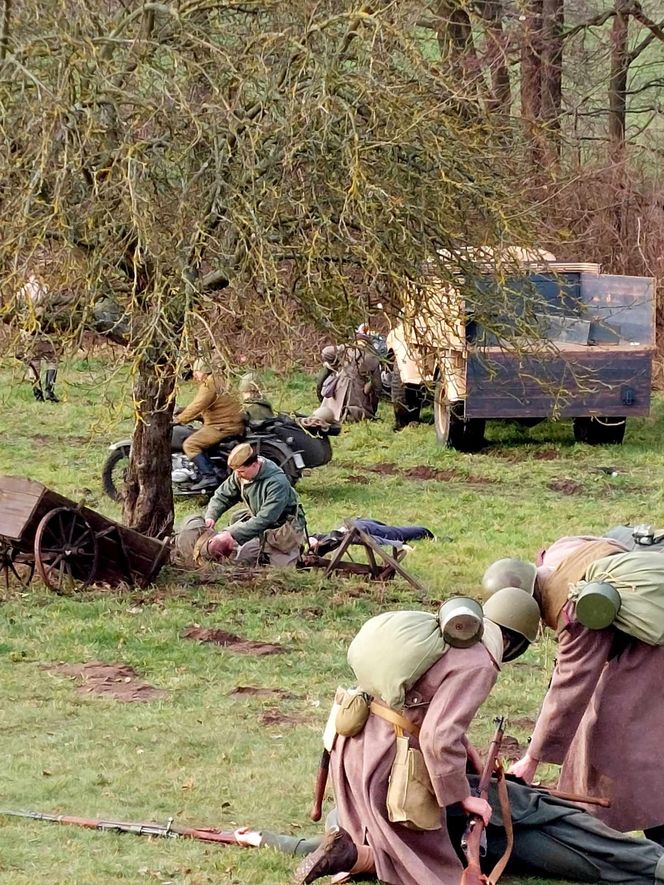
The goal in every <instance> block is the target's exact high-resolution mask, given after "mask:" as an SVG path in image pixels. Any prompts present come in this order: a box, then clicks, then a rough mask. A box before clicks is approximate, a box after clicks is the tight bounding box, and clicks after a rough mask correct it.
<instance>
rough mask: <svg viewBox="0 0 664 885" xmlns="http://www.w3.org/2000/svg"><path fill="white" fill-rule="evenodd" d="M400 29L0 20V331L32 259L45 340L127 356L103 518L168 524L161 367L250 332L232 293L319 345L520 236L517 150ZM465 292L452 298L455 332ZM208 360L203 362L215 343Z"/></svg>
mask: <svg viewBox="0 0 664 885" xmlns="http://www.w3.org/2000/svg"><path fill="white" fill-rule="evenodd" d="M5 2H6V0H5ZM5 9H6V10H8V9H9V7H8V6H6V7H5ZM420 14H421V7H420V4H418V3H414V2H413V3H411V2H403V3H398V4H394V3H388V2H378V3H375V2H374V3H372V4H369V3H363V2H361V0H323V2H320V0H317V2H314V0H290V2H288V3H283V2H279V0H161V2H153V0H146V2H143V0H140V2H128V0H122V2H120V0H117V2H116V0H104V2H100V3H94V4H92V3H89V2H87V0H46V2H43V0H39V2H38V0H20V2H19V0H16V4H15V8H14V9H13V10H12V18H11V27H9V24H10V23H9V17H8V16H7V18H6V20H7V28H6V30H5V32H4V38H3V46H4V51H5V57H4V61H3V62H2V65H1V67H0V133H1V144H0V221H1V224H2V230H3V236H2V239H1V242H0V269H1V272H2V274H3V278H4V283H3V291H4V296H5V304H6V316H7V319H8V320H10V321H11V322H12V323H13V325H14V327H16V328H17V327H19V326H20V325H21V324H22V323H24V322H25V319H24V317H23V315H21V314H20V312H17V311H13V312H12V310H11V308H12V303H11V302H12V293H13V292H15V291H16V290H17V289H18V288H19V287H20V285H21V284H22V282H23V280H24V278H25V274H26V272H27V271H28V270H29V268H30V267H31V266H33V265H34V264H35V262H39V263H40V265H41V266H42V270H43V272H45V273H48V274H49V275H50V276H49V284H50V286H51V288H52V289H66V290H67V291H68V292H69V293H70V295H71V299H70V300H71V302H72V303H73V304H74V305H75V306H73V307H72V308H71V309H70V310H69V312H68V315H67V324H66V327H64V326H63V330H62V336H63V338H69V339H71V340H74V339H75V337H76V335H77V334H78V333H79V332H80V329H81V328H84V327H86V326H94V327H96V328H103V329H104V330H105V332H106V334H109V335H111V336H113V337H115V338H119V339H121V340H123V341H124V342H126V343H127V344H128V347H129V352H130V353H131V355H132V360H133V366H134V377H135V379H136V380H135V384H134V405H135V412H136V419H137V425H136V431H135V434H134V439H133V446H132V458H131V463H130V476H129V480H128V494H127V497H126V501H125V519H126V521H127V522H129V523H130V524H132V525H133V526H135V527H137V528H138V529H139V530H141V531H144V532H147V533H149V534H153V535H157V534H162V533H164V532H167V531H168V530H169V528H170V525H171V523H172V518H173V507H172V499H171V493H170V474H169V456H168V441H169V425H170V421H171V414H172V405H173V393H174V387H175V382H176V377H177V370H178V366H179V365H180V363H181V360H182V359H183V357H184V356H185V355H187V354H189V353H191V352H192V350H193V349H194V342H193V339H194V337H196V335H197V334H198V333H195V332H194V329H200V328H201V327H205V326H206V325H207V320H206V318H207V317H209V316H210V314H211V313H215V314H216V315H218V316H221V317H222V318H223V316H224V314H226V315H228V316H244V317H247V316H248V317H249V318H250V317H251V307H250V304H251V300H250V299H249V300H247V297H246V294H245V293H246V291H247V290H250V291H251V292H252V293H253V297H254V298H258V299H261V300H262V301H263V302H264V303H266V304H269V306H270V309H271V311H272V314H273V317H274V322H280V323H283V324H284V325H285V326H286V327H287V324H288V321H289V316H290V315H292V310H293V305H296V306H297V309H298V310H299V311H300V312H301V313H302V314H303V315H305V316H307V317H309V318H310V319H311V320H312V321H313V322H315V323H316V324H317V325H318V326H320V327H324V328H327V329H333V328H339V327H341V326H342V325H346V324H347V323H348V318H349V317H353V316H357V315H358V314H360V312H361V311H362V310H363V309H364V306H365V305H366V299H367V293H369V292H371V291H373V292H376V291H377V292H379V293H380V296H381V298H382V299H383V301H384V302H386V303H388V302H390V303H391V304H392V305H393V308H394V309H395V310H396V309H398V306H399V304H401V303H403V302H404V299H405V298H406V294H405V293H406V291H407V290H408V291H410V292H411V293H412V292H413V291H417V292H418V293H419V294H418V296H417V297H419V298H421V299H422V300H423V306H424V307H425V306H426V305H425V304H424V302H425V301H426V297H427V296H426V291H427V290H426V288H420V289H417V286H416V285H415V290H413V286H412V284H413V283H414V284H417V282H418V280H419V279H420V278H421V274H422V267H423V264H424V263H425V262H426V260H427V259H429V258H431V257H432V256H433V257H434V259H435V260H436V262H437V264H438V269H437V273H438V274H439V276H440V278H441V279H442V280H443V282H445V281H447V282H449V283H450V284H451V283H453V282H455V281H456V279H457V276H456V274H457V272H458V266H459V261H460V262H461V263H463V252H462V250H461V247H462V246H463V245H464V244H467V243H473V244H480V245H482V246H493V247H496V248H497V249H499V248H500V247H501V246H502V245H503V244H504V243H508V242H528V240H529V237H531V236H532V235H533V231H534V223H533V220H532V218H530V217H529V212H528V210H527V209H526V208H524V203H523V199H521V197H520V190H521V186H520V182H521V181H522V180H523V176H522V174H521V171H520V169H519V152H518V151H516V150H514V146H513V147H512V148H511V150H510V151H509V152H507V151H506V150H505V148H504V147H503V146H501V143H500V141H499V140H497V139H496V137H495V132H494V131H493V129H492V126H491V123H490V121H488V120H487V119H486V116H485V115H483V114H482V113H481V108H480V107H479V105H478V103H477V101H476V98H475V96H474V95H472V94H469V92H468V90H467V89H465V88H463V86H460V84H459V82H458V80H457V79H456V78H455V77H454V76H453V75H452V74H451V73H450V72H448V71H447V70H446V69H445V66H444V65H441V64H439V63H438V61H437V60H436V59H432V58H431V57H430V53H429V52H428V51H427V47H426V46H425V45H424V44H423V42H422V41H421V39H420V32H419V31H418V29H417V23H418V19H419V16H420ZM459 28H460V31H459V35H460V37H459V38H460V39H462V40H465V39H466V36H467V33H466V31H464V28H465V24H464V23H463V22H460V23H459ZM464 34H466V36H464ZM455 255H457V256H458V255H461V258H460V259H459V261H455V260H451V259H450V256H455ZM45 256H46V257H45ZM445 256H446V257H445ZM286 295H288V301H286V297H285V296H286ZM411 297H412V295H411ZM488 299H489V296H488V295H487V294H486V293H483V292H482V291H480V290H479V289H472V287H470V288H469V290H468V295H467V301H468V303H469V309H474V310H475V312H476V313H477V315H478V317H481V316H482V314H483V312H487V311H488V310H489V308H490V305H489V304H488ZM248 304H249V307H248V306H247V305H248ZM217 329H219V326H217ZM199 343H200V342H199ZM213 344H214V346H215V347H216V348H217V349H218V350H219V351H220V352H221V353H222V354H223V352H224V340H223V335H221V336H219V335H218V336H217V338H216V340H215V341H214V342H208V344H207V346H208V347H211V346H212V345H213Z"/></svg>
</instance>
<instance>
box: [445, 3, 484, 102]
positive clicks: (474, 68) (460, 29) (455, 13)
mask: <svg viewBox="0 0 664 885" xmlns="http://www.w3.org/2000/svg"><path fill="white" fill-rule="evenodd" d="M435 17H436V21H437V29H436V36H437V39H438V47H439V49H440V55H441V58H442V59H443V60H444V61H445V62H446V63H447V64H449V65H450V67H451V71H452V73H453V75H454V76H455V77H456V78H458V79H459V80H460V81H461V83H463V84H464V86H465V90H464V91H465V97H466V98H469V99H471V100H472V99H476V98H477V97H478V96H479V95H481V92H482V85H483V81H482V78H481V76H480V74H479V70H480V66H479V63H478V60H477V53H476V52H475V43H474V41H473V26H472V24H471V21H470V17H469V15H468V12H467V11H466V9H465V7H464V6H463V4H462V3H460V2H459V0H438V3H437V5H436V16H435Z"/></svg>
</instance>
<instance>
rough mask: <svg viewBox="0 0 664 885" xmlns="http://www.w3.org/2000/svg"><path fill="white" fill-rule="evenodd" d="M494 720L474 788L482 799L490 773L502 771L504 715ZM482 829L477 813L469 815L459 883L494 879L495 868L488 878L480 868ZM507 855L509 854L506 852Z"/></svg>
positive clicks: (477, 884)
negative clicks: (493, 726)
mask: <svg viewBox="0 0 664 885" xmlns="http://www.w3.org/2000/svg"><path fill="white" fill-rule="evenodd" d="M494 721H495V723H496V732H495V734H494V736H493V740H492V741H491V743H490V745H489V752H488V754H487V759H486V762H485V764H484V770H483V771H482V775H481V777H480V782H479V784H478V786H477V789H476V790H475V793H476V795H478V796H480V798H482V799H487V798H488V795H489V784H490V783H491V777H492V775H493V774H494V773H495V772H496V770H497V769H498V770H499V771H500V773H502V767H501V766H500V763H499V762H498V753H499V752H500V745H501V743H502V740H503V735H504V734H505V717H504V716H500V717H497V718H496V719H495V720H494ZM506 827H507V822H506ZM484 829H485V828H484V821H483V820H482V818H481V817H480V816H479V815H477V814H473V815H471V816H470V817H469V820H468V826H467V827H466V830H465V832H464V834H463V837H462V839H461V848H462V849H463V851H464V853H465V855H466V861H467V866H466V869H465V870H464V871H463V876H462V878H461V885H487V883H488V882H491V881H495V880H494V879H493V875H494V874H496V870H494V871H493V873H492V875H491V878H490V879H489V878H487V877H486V876H484V875H483V873H482V870H481V868H480V856H482V857H483V856H484V855H485V854H486V833H485V831H484ZM510 832H511V830H510ZM509 851H511V842H510V839H509V834H508V852H509ZM507 856H509V854H507ZM504 860H505V863H507V857H505V858H504ZM501 863H502V861H500V862H499V864H498V866H500V864H501ZM497 868H498V867H497ZM497 868H496V869H497ZM501 872H502V870H501ZM499 875H500V872H498V874H497V875H496V879H497V878H498V876H499Z"/></svg>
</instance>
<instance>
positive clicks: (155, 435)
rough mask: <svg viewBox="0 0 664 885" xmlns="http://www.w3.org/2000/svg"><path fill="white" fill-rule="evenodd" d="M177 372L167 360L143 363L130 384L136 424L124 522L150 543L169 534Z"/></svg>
mask: <svg viewBox="0 0 664 885" xmlns="http://www.w3.org/2000/svg"><path fill="white" fill-rule="evenodd" d="M174 389H175V369H174V367H173V365H172V364H171V363H170V362H169V361H168V360H167V359H163V360H155V361H151V360H149V359H147V358H146V359H144V360H142V361H141V363H140V366H139V371H138V377H137V379H136V382H135V384H134V402H135V403H137V404H138V420H137V423H136V427H135V429H134V435H133V438H132V444H131V457H130V462H129V476H128V478H127V486H126V489H127V494H126V497H125V502H124V513H123V519H124V522H125V524H126V525H128V526H131V527H132V528H134V529H136V531H139V532H142V533H143V534H145V535H149V536H150V537H153V538H163V537H165V536H166V535H168V534H170V532H171V529H172V528H173V518H174V511H173V489H172V486H171V421H172V417H173V400H172V394H173V391H174Z"/></svg>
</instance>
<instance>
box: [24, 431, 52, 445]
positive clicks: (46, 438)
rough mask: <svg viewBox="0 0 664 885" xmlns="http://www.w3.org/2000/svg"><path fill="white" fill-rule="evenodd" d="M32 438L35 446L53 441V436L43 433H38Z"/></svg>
mask: <svg viewBox="0 0 664 885" xmlns="http://www.w3.org/2000/svg"><path fill="white" fill-rule="evenodd" d="M30 439H31V441H32V444H33V445H35V446H48V445H50V444H51V443H52V442H53V437H52V436H43V435H42V434H41V433H36V434H35V435H34V436H31V437H30Z"/></svg>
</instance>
